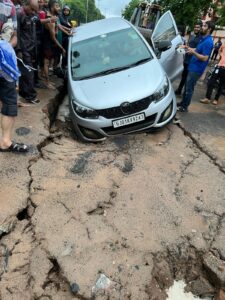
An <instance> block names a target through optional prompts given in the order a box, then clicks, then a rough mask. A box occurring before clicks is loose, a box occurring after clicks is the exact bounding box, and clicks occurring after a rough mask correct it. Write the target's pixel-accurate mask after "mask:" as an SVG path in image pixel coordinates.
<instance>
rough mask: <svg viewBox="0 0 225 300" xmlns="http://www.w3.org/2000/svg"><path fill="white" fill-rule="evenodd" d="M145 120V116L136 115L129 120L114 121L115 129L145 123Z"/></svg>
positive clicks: (128, 118)
mask: <svg viewBox="0 0 225 300" xmlns="http://www.w3.org/2000/svg"><path fill="white" fill-rule="evenodd" d="M144 120H145V114H138V115H135V116H131V117H127V118H123V119H119V120H116V121H113V127H114V128H118V127H122V126H126V125H129V124H133V123H137V122H141V121H144Z"/></svg>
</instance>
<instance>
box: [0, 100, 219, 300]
mask: <svg viewBox="0 0 225 300" xmlns="http://www.w3.org/2000/svg"><path fill="white" fill-rule="evenodd" d="M54 105H55V103H54ZM56 107H57V106H54V109H52V107H51V105H50V106H48V109H49V111H51V114H53V115H55V112H56ZM53 123H54V122H53V119H51V125H52V124H53ZM182 135H183V137H182ZM181 141H182V142H181ZM37 149H38V154H37V155H35V156H33V157H32V158H31V159H30V160H29V164H28V167H27V172H28V175H29V180H28V184H27V194H28V197H26V201H24V204H23V205H22V207H21V209H19V210H18V213H17V214H16V215H15V216H14V217H13V216H12V219H8V220H7V223H4V226H1V227H0V230H1V237H0V246H1V250H2V252H1V254H0V262H1V268H0V278H1V280H0V299H1V300H8V299H10V300H11V299H18V298H20V299H21V300H22V299H35V300H36V299H53V300H57V299H60V300H61V299H68V300H69V299H94V298H96V299H138V298H139V299H158V300H163V299H166V293H165V290H166V288H168V287H169V286H171V285H172V283H173V281H174V280H180V279H184V280H185V281H186V282H187V283H188V290H191V291H192V292H193V293H194V294H196V295H198V296H202V297H206V296H213V295H216V293H217V292H218V291H219V290H220V289H221V288H223V287H224V286H225V285H224V284H225V280H224V269H225V268H224V260H225V247H224V244H223V241H224V235H225V234H224V232H225V230H224V229H225V209H224V207H223V204H224V202H223V201H224V194H223V183H224V167H223V166H222V165H221V164H220V163H219V162H218V161H216V159H215V157H213V156H212V155H211V154H210V153H209V152H208V151H207V150H206V149H205V148H204V146H202V145H201V144H200V142H199V141H197V140H196V139H195V138H194V137H192V135H191V133H189V132H187V131H186V130H185V128H182V126H180V125H179V127H177V126H174V125H171V126H170V127H169V128H167V129H165V130H164V131H162V132H161V133H156V134H154V135H149V134H141V135H136V136H125V137H122V138H121V137H119V138H115V139H111V140H108V141H106V142H105V143H102V144H101V145H82V144H79V143H77V142H74V141H72V140H71V139H70V138H68V137H64V134H63V132H57V131H56V132H55V133H53V134H51V133H49V135H47V136H46V137H45V138H44V139H42V141H41V142H40V143H39V144H38V145H37ZM172 153H173V155H174V154H175V157H176V162H175V163H174V161H173V157H172V156H171V154H172ZM208 168H210V170H211V174H210V175H209V174H207V173H206V172H207V169H208ZM203 176H204V177H205V178H203ZM210 176H216V178H219V179H218V182H217V186H214V187H209V186H208V178H210ZM190 182H191V183H192V184H191V185H192V187H191V188H190V186H189V185H190ZM213 195H216V196H215V198H213V203H211V201H210V197H212V196H213ZM159 226H161V228H160V227H159ZM103 275H104V276H105V275H106V276H107V277H105V278H106V279H105V278H104V277H101V276H103ZM100 278H104V280H103V279H102V281H101V284H98V283H99V282H100V281H98V280H100ZM107 279H108V281H107ZM107 282H108V283H109V284H108V285H107V284H106V283H107Z"/></svg>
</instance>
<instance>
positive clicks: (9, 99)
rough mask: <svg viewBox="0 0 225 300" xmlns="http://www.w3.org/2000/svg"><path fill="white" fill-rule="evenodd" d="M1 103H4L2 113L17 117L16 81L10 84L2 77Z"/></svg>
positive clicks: (0, 85) (0, 80) (0, 86)
mask: <svg viewBox="0 0 225 300" xmlns="http://www.w3.org/2000/svg"><path fill="white" fill-rule="evenodd" d="M0 101H2V110H1V113H2V114H3V115H5V116H10V117H16V116H17V92H16V84H15V81H13V82H9V81H7V80H5V79H4V78H2V77H0Z"/></svg>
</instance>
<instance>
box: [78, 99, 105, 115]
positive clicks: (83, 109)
mask: <svg viewBox="0 0 225 300" xmlns="http://www.w3.org/2000/svg"><path fill="white" fill-rule="evenodd" d="M72 104H73V108H74V110H75V112H76V113H77V114H78V116H80V117H81V118H84V119H98V118H99V115H98V113H97V112H96V111H95V110H94V109H91V108H89V107H86V106H83V105H81V104H78V103H76V102H75V101H74V100H72Z"/></svg>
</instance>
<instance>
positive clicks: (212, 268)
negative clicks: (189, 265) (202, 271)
mask: <svg viewBox="0 0 225 300" xmlns="http://www.w3.org/2000/svg"><path fill="white" fill-rule="evenodd" d="M203 264H204V266H205V268H206V269H207V271H208V272H209V277H210V279H211V281H212V282H213V283H214V284H215V285H216V286H219V287H225V261H224V260H221V259H219V258H217V257H216V256H215V255H213V254H212V253H211V252H209V253H207V254H206V255H205V256H204V257H203Z"/></svg>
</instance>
